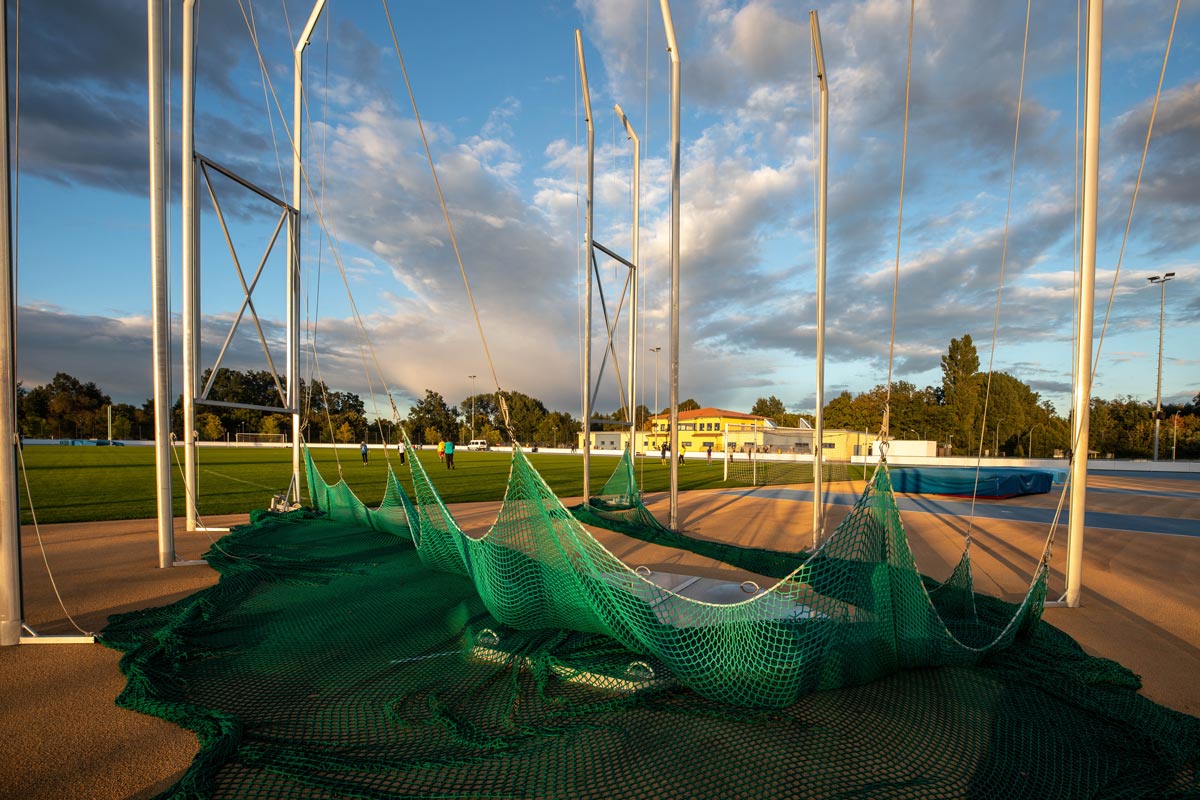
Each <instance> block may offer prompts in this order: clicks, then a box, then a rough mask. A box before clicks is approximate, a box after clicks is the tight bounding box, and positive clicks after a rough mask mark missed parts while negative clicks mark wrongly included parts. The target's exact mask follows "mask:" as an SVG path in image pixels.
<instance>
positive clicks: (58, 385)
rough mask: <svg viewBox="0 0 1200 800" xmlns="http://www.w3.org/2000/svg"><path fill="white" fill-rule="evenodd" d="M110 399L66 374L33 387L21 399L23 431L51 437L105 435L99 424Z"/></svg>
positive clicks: (97, 388) (110, 401)
mask: <svg viewBox="0 0 1200 800" xmlns="http://www.w3.org/2000/svg"><path fill="white" fill-rule="evenodd" d="M111 404H112V399H111V398H109V396H108V395H106V394H105V393H104V392H102V391H100V388H99V387H98V386H96V384H95V383H92V382H90V381H89V382H88V383H83V382H82V381H80V380H79V379H78V378H75V377H73V376H71V375H68V374H67V373H65V372H59V373H57V374H56V375H55V376H54V378H53V379H52V380H51V381H50V383H48V384H46V385H45V386H36V387H34V388H33V389H30V390H29V391H28V392H25V393H24V394H23V396H22V397H21V399H20V412H21V418H22V422H23V424H22V431H23V432H24V433H25V435H27V436H29V435H39V436H48V437H50V438H60V437H61V438H66V437H85V436H87V437H95V436H98V435H99V434H101V433H102V432H103V433H107V425H106V424H105V425H103V426H102V425H101V419H102V418H104V417H105V416H106V415H105V413H104V407H105V406H108V405H111Z"/></svg>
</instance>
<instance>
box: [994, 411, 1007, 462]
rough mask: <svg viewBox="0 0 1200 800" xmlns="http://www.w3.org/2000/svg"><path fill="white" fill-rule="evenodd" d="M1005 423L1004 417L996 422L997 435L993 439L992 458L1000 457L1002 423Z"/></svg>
mask: <svg viewBox="0 0 1200 800" xmlns="http://www.w3.org/2000/svg"><path fill="white" fill-rule="evenodd" d="M1001 422H1004V417H1001V418H1000V419H998V420H996V430H995V435H994V436H993V437H992V458H998V457H999V456H1000V423H1001Z"/></svg>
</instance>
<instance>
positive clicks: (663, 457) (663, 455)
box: [658, 442, 671, 464]
mask: <svg viewBox="0 0 1200 800" xmlns="http://www.w3.org/2000/svg"><path fill="white" fill-rule="evenodd" d="M658 455H659V461H660V463H663V464H665V463H667V459H668V458H670V457H671V443H670V442H663V443H662V448H661V449H660V450H659V451H658Z"/></svg>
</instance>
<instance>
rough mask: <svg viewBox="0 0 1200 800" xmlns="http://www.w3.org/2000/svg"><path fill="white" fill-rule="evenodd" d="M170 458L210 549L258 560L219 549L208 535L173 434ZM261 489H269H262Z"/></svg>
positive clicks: (217, 542) (173, 555) (243, 559)
mask: <svg viewBox="0 0 1200 800" xmlns="http://www.w3.org/2000/svg"><path fill="white" fill-rule="evenodd" d="M199 450H200V448H198V447H197V448H196V451H197V453H198V452H199ZM171 456H172V457H173V458H174V459H175V469H177V470H178V471H179V477H180V481H179V482H180V483H182V484H183V491H184V494H185V495H187V499H188V501H189V502H191V504H192V508H194V509H196V521H197V522H199V523H200V532H201V533H203V534H204V535H205V537H206V538H207V539H208V543H209V545H210V546H211V547H212V549H214V550H216V551H218V552H220V553H222V554H224V555H225V556H228V557H229V558H233V559H237V560H238V561H254V560H255V559H257V558H259V557H260V555H261V554H257V553H256V554H252V555H249V556H237V555H234V554H233V553H230V552H229V551H228V550H225V549H223V548H222V547H221V545H220V543H219V541H218V540H216V539H214V538H213V537H212V536H210V535H209V532H208V525H207V523H205V522H204V518H203V517H201V516H200V501H199V498H197V497H196V496H195V495H193V494H192V489H191V487H190V486H188V482H187V477H186V476H185V474H184V471H183V464H182V463H181V462H180V461H179V452H178V450H177V449H176V447H175V434H173V433H172V434H171ZM196 471H197V472H199V471H200V469H199V465H197V468H196ZM243 482H246V481H243ZM262 488H265V489H270V487H262ZM272 491H273V490H272ZM171 558H172V559H174V558H175V554H174V553H172V554H171Z"/></svg>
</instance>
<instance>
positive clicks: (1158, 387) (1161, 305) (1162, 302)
mask: <svg viewBox="0 0 1200 800" xmlns="http://www.w3.org/2000/svg"><path fill="white" fill-rule="evenodd" d="M1158 284H1159V288H1160V289H1162V292H1161V293H1160V295H1159V300H1158V380H1157V381H1156V382H1155V385H1154V460H1155V461H1158V430H1159V425H1160V423H1161V422H1162V420H1160V419H1159V417H1161V416H1162V345H1163V319H1164V312H1165V311H1166V308H1167V282H1166V281H1165V280H1162V281H1159V282H1158Z"/></svg>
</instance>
